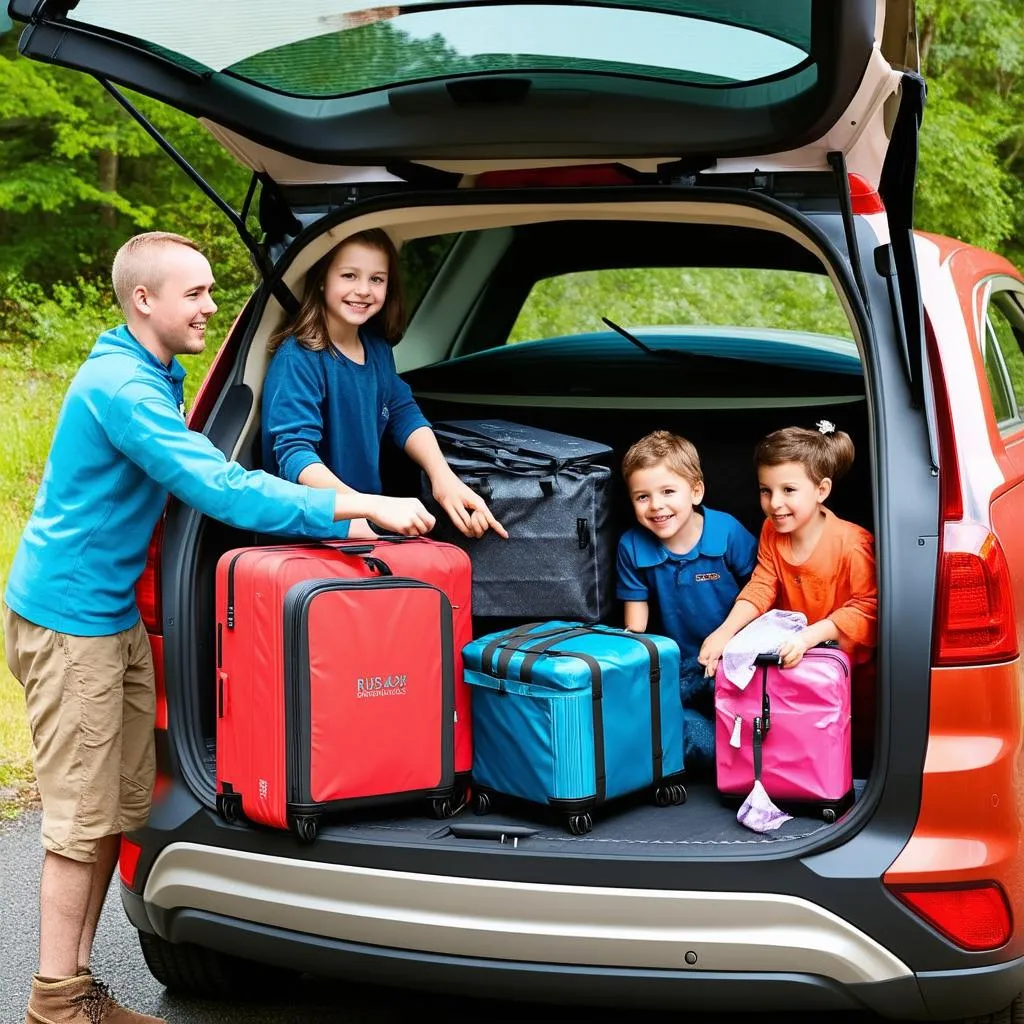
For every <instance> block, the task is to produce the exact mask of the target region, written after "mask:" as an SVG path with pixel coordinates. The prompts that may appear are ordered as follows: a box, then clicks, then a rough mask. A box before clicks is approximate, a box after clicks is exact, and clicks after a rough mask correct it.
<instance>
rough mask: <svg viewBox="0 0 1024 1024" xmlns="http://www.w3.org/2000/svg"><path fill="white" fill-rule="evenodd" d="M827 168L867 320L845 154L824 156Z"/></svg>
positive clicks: (865, 292) (866, 292) (868, 306)
mask: <svg viewBox="0 0 1024 1024" xmlns="http://www.w3.org/2000/svg"><path fill="white" fill-rule="evenodd" d="M826 159H827V160H828V165H829V167H831V168H832V173H833V175H834V177H835V182H836V194H837V195H838V196H839V212H840V213H841V214H842V217H843V234H844V235H845V236H846V252H847V258H848V259H849V261H850V269H851V270H852V271H853V279H854V281H856V283H857V291H859V292H860V297H861V299H862V300H863V302H864V310H865V312H866V313H867V316H868V319H870V318H871V304H870V303H869V302H868V288H867V284H866V283H865V281H864V267H863V266H862V264H861V261H860V249H859V248H858V246H857V224H856V222H855V221H854V219H853V200H852V199H851V198H850V176H849V175H848V174H847V172H846V154H845V153H843V152H842V151H841V150H834V151H833V152H831V153H828V154H826Z"/></svg>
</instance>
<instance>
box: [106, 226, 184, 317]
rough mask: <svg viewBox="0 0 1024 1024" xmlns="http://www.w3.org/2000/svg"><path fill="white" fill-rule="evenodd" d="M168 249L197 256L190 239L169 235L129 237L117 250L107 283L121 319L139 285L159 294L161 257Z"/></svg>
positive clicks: (168, 233) (162, 270) (162, 273)
mask: <svg viewBox="0 0 1024 1024" xmlns="http://www.w3.org/2000/svg"><path fill="white" fill-rule="evenodd" d="M172 245H184V246H185V247H186V248H189V249H195V251H196V252H201V250H200V248H199V246H198V245H196V243H195V242H193V241H192V239H191V238H186V237H185V236H184V235H176V234H174V233H173V232H171V231H145V232H143V233H142V234H141V235H133V236H132V237H131V238H129V239H128V241H127V242H125V243H124V245H122V246H121V248H120V249H118V250H117V254H116V255H115V256H114V262H113V265H112V266H111V268H110V281H111V284H112V285H113V286H114V295H115V296H116V298H117V304H118V305H119V306H120V307H121V309H122V311H123V312H124V314H125V316H127V315H128V312H129V309H130V308H131V304H132V294H133V293H134V292H135V289H136V288H138V286H139V285H143V286H144V287H146V288H148V289H149V290H150V291H152V292H154V293H157V292H159V291H160V286H161V285H162V284H163V283H164V273H165V271H164V265H163V259H162V257H163V253H164V251H165V250H166V249H167V248H168V247H169V246H172Z"/></svg>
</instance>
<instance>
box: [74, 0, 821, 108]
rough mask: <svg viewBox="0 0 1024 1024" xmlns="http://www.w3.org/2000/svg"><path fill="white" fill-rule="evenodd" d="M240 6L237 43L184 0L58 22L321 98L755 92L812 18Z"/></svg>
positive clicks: (637, 9) (607, 2) (632, 7)
mask: <svg viewBox="0 0 1024 1024" xmlns="http://www.w3.org/2000/svg"><path fill="white" fill-rule="evenodd" d="M172 6H173V10H172ZM215 6H216V5H215ZM248 6H249V8H250V12H251V13H250V15H249V16H248V17H247V19H246V24H245V29H244V31H242V30H240V28H239V26H238V24H237V21H236V19H237V14H232V13H230V12H231V10H232V8H233V5H225V6H224V13H223V15H219V14H218V12H217V11H216V10H215V9H213V8H211V5H209V4H207V3H204V4H202V5H201V6H200V5H199V4H198V2H197V0H177V2H176V3H175V4H174V5H167V4H162V3H161V4H156V3H152V2H143V0H133V3H132V4H125V3H124V0H81V2H80V3H78V4H76V5H72V7H73V8H74V9H73V11H72V13H71V15H70V16H71V18H72V19H73V20H76V21H82V22H85V23H88V24H91V25H96V26H99V27H105V28H110V29H113V30H114V31H118V32H122V33H125V34H128V35H131V36H134V37H136V38H138V39H139V40H140V41H141V42H143V43H146V44H148V45H149V47H150V48H151V49H153V50H156V51H158V52H161V53H162V54H163V55H164V56H166V57H168V58H170V59H172V60H174V61H175V62H176V63H179V64H183V65H186V66H190V67H195V68H197V69H198V68H202V69H204V70H212V71H227V72H228V73H230V74H233V75H236V76H237V77H239V78H243V79H245V80H247V81H250V82H253V83H255V84H257V85H260V86H263V87H265V88H269V89H273V90H275V91H280V92H285V93H290V94H292V95H297V96H311V97H312V96H325V97H326V96H342V95H345V94H350V93H355V92H361V91H365V90H369V89H379V88H382V87H386V86H389V85H392V84H398V83H402V82H414V81H425V80H430V79H433V78H442V77H444V78H447V77H452V76H458V75H467V74H481V73H484V74H486V73H493V72H506V71H545V70H553V71H564V70H568V71H585V72H596V73H599V74H615V75H633V76H639V77H643V78H656V79H663V80H667V81H672V82H679V83H685V84H698V85H729V84H733V83H737V82H739V83H746V82H753V81H759V80H761V79H765V78H771V77H773V76H777V75H781V74H783V73H784V72H787V71H791V70H793V69H796V68H800V67H801V66H802V65H803V64H804V62H805V61H806V59H807V57H808V53H809V51H810V48H811V38H812V16H813V13H814V12H813V7H812V4H811V0H788V2H787V3H786V4H784V5H770V4H764V5H760V4H751V3H749V0H716V2H715V3H708V2H707V0H704V2H696V0H654V2H649V3H644V4H636V3H629V2H623V0H619V2H615V0H604V2H602V3H600V4H592V3H561V4H559V3H549V4H524V3H497V4H486V3H474V2H468V0H454V2H451V0H449V2H438V0H419V2H417V3H416V4H410V3H404V4H403V3H396V4H391V5H380V6H373V7H370V6H368V7H367V8H366V9H364V10H353V6H354V5H353V4H351V3H347V2H345V0H334V2H332V0H321V2H319V3H317V4H315V5H313V4H310V5H308V6H307V5H302V4H299V5H294V4H293V5H281V4H277V3H269V2H263V3H257V2H255V0H252V2H250V3H249V4H248ZM776 6H779V7H781V8H782V10H774V8H775V7H776ZM193 8H194V9H193ZM218 23H220V24H218ZM197 26H199V27H198V28H197Z"/></svg>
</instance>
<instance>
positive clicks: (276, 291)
mask: <svg viewBox="0 0 1024 1024" xmlns="http://www.w3.org/2000/svg"><path fill="white" fill-rule="evenodd" d="M98 81H99V83H100V85H102V86H103V88H104V89H106V90H107V92H109V93H110V95H111V96H113V97H114V99H115V100H117V102H118V103H119V104H120V105H121V106H122V107H123V108H124V110H125V111H127V112H128V114H129V115H131V117H132V118H133V119H134V120H135V121H136V122H138V124H139V125H140V126H141V127H142V129H143V130H144V131H145V132H146V134H147V135H148V136H149V137H150V138H151V139H152V140H153V141H154V142H155V143H156V144H157V145H158V146H159V147H160V148H161V149H162V150H163V151H164V152H165V153H166V154H167V155H168V156H169V157H170V158H171V159H172V160H173V161H174V162H175V163H176V164H177V165H178V166H179V167H180V168H181V169H182V170H183V171H184V172H185V173H186V174H187V175H188V176H189V177H190V178H191V179H192V181H193V182H194V183H195V184H196V185H197V186H198V188H199V190H200V191H201V192H202V193H203V195H205V196H206V197H207V199H209V200H210V202H212V203H213V204H214V205H215V206H216V207H217V208H218V209H219V210H220V211H221V212H222V213H223V214H224V216H226V217H227V218H228V220H229V221H231V224H232V226H233V227H234V229H235V231H236V232H237V233H238V237H239V238H241V240H242V244H243V245H244V246H245V247H246V249H248V250H249V255H250V256H251V257H252V262H253V265H254V266H255V268H256V271H257V272H258V273H259V275H260V277H261V278H262V279H263V280H264V282H270V289H271V292H272V293H273V295H274V297H275V298H276V299H277V301H278V302H279V303H280V304H281V306H282V307H283V308H284V310H285V312H286V313H288V314H289V315H292V314H294V313H297V312H298V309H299V301H298V299H297V298H296V297H295V295H294V294H293V293H292V291H291V290H290V289H289V288H288V286H287V285H286V284H285V283H284V282H283V281H282V280H281V279H280V278H276V279H275V278H274V276H273V274H272V273H271V271H272V267H271V265H270V261H269V260H268V259H267V255H266V253H265V252H264V250H263V248H262V246H261V245H260V243H259V242H258V241H257V240H256V239H255V238H254V237H253V236H252V234H251V233H250V232H249V229H248V228H247V227H246V226H245V213H247V212H248V209H249V206H250V205H251V203H252V195H253V191H254V189H255V181H252V182H250V185H249V192H248V194H247V195H246V200H245V206H244V207H243V213H241V214H240V213H238V212H237V211H236V210H235V209H234V207H232V206H231V205H230V204H229V203H228V202H226V201H225V200H224V199H223V198H222V197H221V195H220V194H219V193H218V192H217V191H216V190H215V189H214V188H213V187H212V186H211V185H209V184H208V183H207V181H206V179H205V178H203V176H202V175H201V174H200V173H199V172H198V171H197V170H196V169H195V168H194V167H193V166H192V165H191V164H190V163H189V162H188V161H187V160H186V159H185V158H184V157H183V156H182V155H181V153H179V152H178V151H177V150H176V149H175V148H174V146H172V145H171V143H170V142H168V141H167V139H165V138H164V136H163V135H162V134H161V133H160V132H159V130H158V129H157V128H156V127H155V126H154V125H153V123H152V122H151V121H150V120H149V119H148V118H147V117H146V115H145V114H143V113H142V111H140V110H139V109H138V108H137V107H136V106H135V105H134V104H133V103H132V102H131V100H129V99H128V97H127V96H125V95H124V93H122V92H121V90H120V89H118V88H117V86H115V85H114V84H113V83H112V82H110V81H108V80H107V79H105V78H98Z"/></svg>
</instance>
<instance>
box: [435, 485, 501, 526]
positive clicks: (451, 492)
mask: <svg viewBox="0 0 1024 1024" xmlns="http://www.w3.org/2000/svg"><path fill="white" fill-rule="evenodd" d="M431 483H433V493H434V500H435V501H436V502H437V503H438V504H439V505H440V506H441V508H443V509H444V510H445V512H447V513H448V515H449V517H450V518H451V521H452V522H453V523H454V524H455V528H456V529H457V530H459V531H460V532H461V533H463V534H464V535H465V536H467V537H482V536H483V535H484V534H485V533H486V532H487V531H488V530H489V529H490V530H494V532H495V533H496V534H498V536H499V537H504V538H505V540H508V532H507V531H506V529H505V527H504V526H502V525H501V523H499V522H498V520H497V519H495V518H494V516H493V515H491V510H490V509H489V508H488V507H487V502H485V501H484V499H483V498H481V497H480V495H478V494H476V493H475V492H474V491H473V490H472V489H471V488H469V487H467V486H466V484H465V483H463V482H462V481H461V480H460V479H459V478H458V477H457V476H456V475H455V474H454V473H452V472H451V471H449V472H447V473H445V474H444V475H443V476H442V477H441V479H439V480H438V481H437V482H436V483H434V482H433V481H431Z"/></svg>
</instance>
